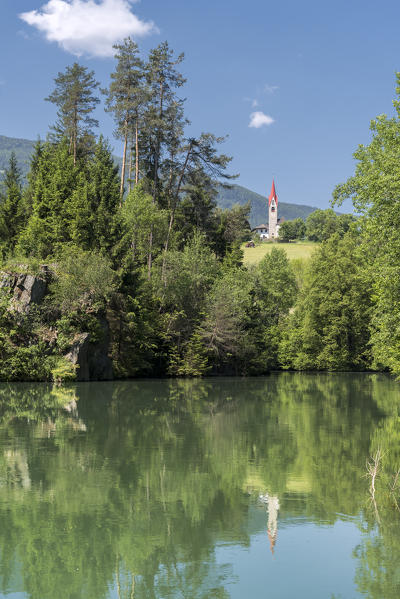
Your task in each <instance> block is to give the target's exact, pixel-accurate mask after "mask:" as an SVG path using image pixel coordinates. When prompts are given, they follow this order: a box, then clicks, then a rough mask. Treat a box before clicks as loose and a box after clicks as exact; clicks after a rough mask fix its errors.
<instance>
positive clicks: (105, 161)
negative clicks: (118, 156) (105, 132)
mask: <svg viewBox="0 0 400 599" xmlns="http://www.w3.org/2000/svg"><path fill="white" fill-rule="evenodd" d="M90 195H91V209H92V213H93V215H94V221H93V236H94V240H93V247H96V248H97V249H99V250H101V251H103V252H105V253H107V254H109V253H110V252H112V250H113V248H114V247H115V246H116V244H117V241H118V238H120V237H121V232H120V222H119V213H118V204H119V178H118V167H117V166H116V165H115V163H114V159H113V156H112V153H111V149H110V146H109V144H108V142H107V141H106V140H104V138H103V137H102V136H100V139H99V141H98V142H97V144H96V148H95V153H94V156H93V159H92V162H91V165H90Z"/></svg>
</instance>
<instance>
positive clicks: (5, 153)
mask: <svg viewBox="0 0 400 599" xmlns="http://www.w3.org/2000/svg"><path fill="white" fill-rule="evenodd" d="M34 145H35V142H33V141H30V140H29V139H17V138H15V137H5V136H4V135H0V173H1V172H2V171H4V169H5V168H7V166H8V161H9V160H10V156H11V152H15V155H16V156H17V160H18V165H19V168H20V169H21V171H22V173H23V175H24V177H25V175H26V174H27V172H28V170H29V163H30V158H31V155H32V151H33V147H34Z"/></svg>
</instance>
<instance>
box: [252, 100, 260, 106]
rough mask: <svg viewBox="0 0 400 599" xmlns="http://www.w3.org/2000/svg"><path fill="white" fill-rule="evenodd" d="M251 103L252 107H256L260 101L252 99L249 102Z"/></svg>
mask: <svg viewBox="0 0 400 599" xmlns="http://www.w3.org/2000/svg"><path fill="white" fill-rule="evenodd" d="M251 105H252V107H253V108H257V106H259V105H260V103H259V101H258V100H253V101H252V103H251Z"/></svg>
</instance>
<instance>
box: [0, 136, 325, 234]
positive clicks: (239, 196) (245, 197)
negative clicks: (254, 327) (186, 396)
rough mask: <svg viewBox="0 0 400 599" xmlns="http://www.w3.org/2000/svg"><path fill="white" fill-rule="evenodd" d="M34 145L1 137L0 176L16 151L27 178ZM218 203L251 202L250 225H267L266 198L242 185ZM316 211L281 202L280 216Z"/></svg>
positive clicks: (228, 191)
mask: <svg viewBox="0 0 400 599" xmlns="http://www.w3.org/2000/svg"><path fill="white" fill-rule="evenodd" d="M34 145H35V142H33V141H30V140H29V139H18V138H14V137H5V136H4V135H0V175H1V172H2V171H4V169H5V168H7V165H8V161H9V159H10V156H11V152H12V151H14V152H15V154H16V156H17V160H18V164H19V167H20V169H21V171H22V173H23V175H24V177H25V176H26V174H27V172H28V170H29V163H30V157H31V155H32V151H33V147H34ZM114 158H115V161H116V163H117V164H120V162H121V159H120V158H118V157H114ZM217 202H218V205H219V206H220V207H221V208H232V206H233V205H234V204H241V205H243V204H247V202H250V206H251V211H250V225H251V226H252V227H255V226H256V225H260V224H262V223H265V222H266V221H267V219H268V215H267V206H266V198H265V197H263V196H262V195H260V194H258V193H255V192H254V191H250V189H246V187H242V186H241V185H232V187H230V188H228V189H225V188H224V187H222V186H221V187H220V190H219V193H218V197H217ZM314 210H316V208H312V207H311V206H303V205H300V204H287V203H285V202H279V216H280V217H282V216H283V217H284V218H285V219H287V220H292V219H293V218H299V217H300V218H303V219H306V218H307V216H308V215H309V214H311V212H314Z"/></svg>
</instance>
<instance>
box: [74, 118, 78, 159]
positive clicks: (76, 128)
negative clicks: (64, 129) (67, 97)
mask: <svg viewBox="0 0 400 599" xmlns="http://www.w3.org/2000/svg"><path fill="white" fill-rule="evenodd" d="M77 138H78V115H77V111H76V107H75V109H74V131H73V139H74V148H73V154H74V166H76V146H77Z"/></svg>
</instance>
